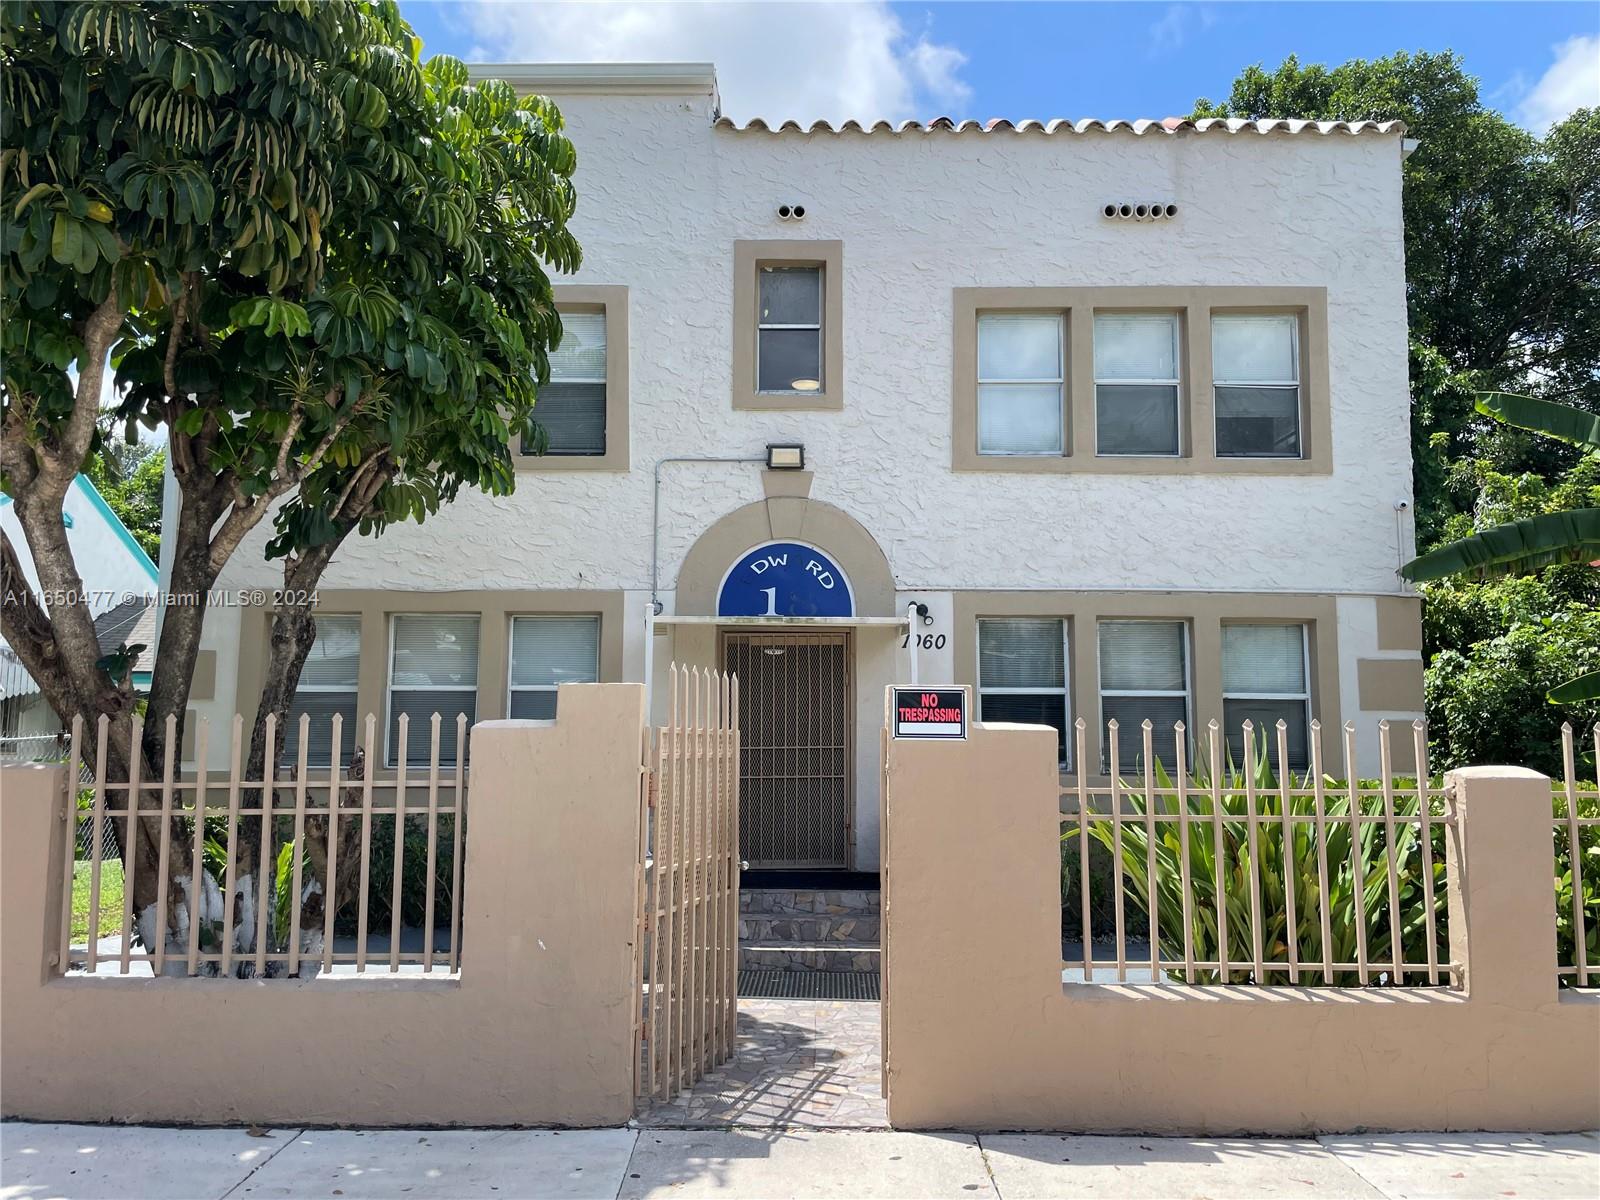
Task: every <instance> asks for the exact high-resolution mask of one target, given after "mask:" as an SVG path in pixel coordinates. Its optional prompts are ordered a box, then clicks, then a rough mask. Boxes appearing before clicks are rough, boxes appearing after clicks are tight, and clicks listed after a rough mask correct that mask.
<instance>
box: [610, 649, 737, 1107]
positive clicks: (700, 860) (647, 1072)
mask: <svg viewBox="0 0 1600 1200" xmlns="http://www.w3.org/2000/svg"><path fill="white" fill-rule="evenodd" d="M670 681H671V700H670V709H669V713H668V718H667V723H666V725H664V726H662V727H660V728H657V729H652V730H647V731H646V744H645V747H644V753H645V770H644V772H643V775H642V780H643V782H642V786H641V788H640V792H641V796H640V805H641V811H640V837H641V845H640V857H639V861H640V872H639V874H640V885H639V887H640V901H641V905H640V937H639V938H638V939H637V941H636V943H635V944H636V945H637V946H638V947H639V948H640V950H639V954H638V961H637V964H636V974H637V976H638V978H639V983H640V990H641V994H642V996H643V1004H642V1007H641V1013H640V1019H639V1029H638V1032H639V1041H640V1056H639V1076H638V1080H637V1087H636V1089H635V1090H636V1092H637V1094H638V1097H639V1099H640V1101H641V1102H643V1101H646V1100H648V1099H649V1098H651V1097H654V1098H656V1099H660V1100H668V1099H671V1098H672V1097H673V1096H674V1095H676V1094H677V1093H678V1092H679V1091H680V1090H683V1089H686V1088H689V1087H692V1086H694V1084H695V1082H696V1081H697V1080H699V1079H700V1078H701V1077H702V1076H703V1075H704V1074H705V1073H706V1072H707V1071H709V1070H711V1069H713V1068H715V1067H716V1066H718V1065H719V1064H721V1063H723V1062H726V1061H727V1060H728V1059H729V1058H730V1057H731V1056H732V1054H733V1047H734V1024H735V1018H736V1013H737V999H736V997H737V993H738V989H737V972H738V962H739V867H740V863H739V837H738V830H739V721H738V712H739V681H738V679H737V678H735V677H733V676H731V675H727V674H723V673H722V672H720V671H702V670H700V669H698V668H683V667H680V666H678V665H677V664H673V666H672V670H671V674H670Z"/></svg>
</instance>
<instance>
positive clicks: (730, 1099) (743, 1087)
mask: <svg viewBox="0 0 1600 1200" xmlns="http://www.w3.org/2000/svg"><path fill="white" fill-rule="evenodd" d="M882 1057H883V1054H882V1031H881V1029H880V1027H879V1009H878V1006H877V1005H876V1004H873V1003H870V1002H862V1001H843V1000H740V1001H739V1049H738V1053H737V1054H736V1055H735V1056H734V1057H733V1058H732V1059H731V1060H729V1061H728V1062H727V1063H725V1064H724V1065H723V1066H722V1067H721V1068H719V1069H718V1070H716V1071H713V1072H711V1073H710V1074H709V1075H707V1076H706V1077H705V1078H704V1079H703V1080H701V1081H700V1083H699V1084H698V1085H696V1086H695V1087H694V1088H693V1089H692V1090H690V1091H688V1092H686V1093H683V1094H680V1095H678V1096H676V1097H674V1098H673V1099H672V1100H669V1101H667V1102H665V1103H657V1104H656V1105H654V1106H653V1107H652V1108H650V1109H648V1110H647V1111H645V1112H643V1113H641V1114H640V1117H639V1121H638V1124H640V1125H641V1126H643V1127H645V1128H685V1127H689V1128H693V1127H696V1126H712V1125H745V1126H762V1127H768V1128H774V1127H781V1126H806V1127H809V1128H818V1129H885V1128H887V1127H888V1124H889V1122H888V1118H887V1117H886V1116H885V1114H884V1108H883V1077H882V1073H881V1072H882Z"/></svg>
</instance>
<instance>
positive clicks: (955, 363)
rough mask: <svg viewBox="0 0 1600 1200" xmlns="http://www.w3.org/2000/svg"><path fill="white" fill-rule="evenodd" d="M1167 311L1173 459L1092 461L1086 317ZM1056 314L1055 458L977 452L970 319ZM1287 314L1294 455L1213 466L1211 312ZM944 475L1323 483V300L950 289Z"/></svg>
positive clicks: (1320, 294)
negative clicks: (1176, 353) (1060, 341)
mask: <svg viewBox="0 0 1600 1200" xmlns="http://www.w3.org/2000/svg"><path fill="white" fill-rule="evenodd" d="M1116 310H1122V311H1142V310H1155V311H1166V312H1177V313H1178V314H1179V332H1180V338H1181V351H1182V355H1183V362H1182V363H1181V364H1180V378H1181V383H1180V396H1179V405H1180V412H1179V418H1180V419H1179V426H1180V433H1179V438H1180V444H1181V445H1182V447H1183V451H1184V452H1183V453H1182V454H1181V455H1179V456H1178V457H1175V458H1174V457H1169V456H1151V457H1144V456H1124V455H1106V456H1099V455H1096V453H1095V444H1094V443H1095V409H1094V320H1093V316H1094V313H1095V312H1096V311H1116ZM981 312H1059V313H1064V314H1066V325H1067V381H1068V384H1067V390H1066V401H1065V407H1066V411H1065V412H1064V413H1063V419H1064V428H1065V429H1066V431H1067V434H1066V445H1067V452H1066V453H1065V454H1051V455H1038V456H1032V455H1026V456H1025V455H990V454H979V453H978V390H977V379H978V314H979V313H981ZM1213 312H1217V313H1250V312H1270V313H1284V312H1288V313H1296V314H1298V315H1299V318H1300V335H1301V336H1300V358H1301V362H1300V366H1301V388H1300V408H1301V426H1300V431H1301V457H1299V458H1219V457H1218V456H1217V453H1216V418H1215V399H1214V393H1213V391H1212V385H1211V314H1212V313H1213ZM951 315H952V340H951V404H950V413H951V462H950V465H951V469H952V470H956V471H998V472H1006V473H1044V474H1052V473H1057V474H1101V475H1199V474H1208V475H1327V474H1330V473H1331V472H1332V470H1333V454H1332V442H1333V413H1332V404H1331V394H1330V390H1329V380H1328V292H1327V289H1326V288H1320V287H1103V288H1046V287H1018V288H955V289H953V290H952V294H951Z"/></svg>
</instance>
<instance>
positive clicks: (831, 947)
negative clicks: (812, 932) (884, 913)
mask: <svg viewBox="0 0 1600 1200" xmlns="http://www.w3.org/2000/svg"><path fill="white" fill-rule="evenodd" d="M881 957H882V951H880V950H879V949H878V947H876V946H863V945H852V944H848V943H847V944H844V945H840V944H838V943H834V942H767V943H745V942H741V943H739V969H740V970H741V971H825V972H831V971H872V972H874V973H875V972H877V970H878V964H879V960H880V959H881Z"/></svg>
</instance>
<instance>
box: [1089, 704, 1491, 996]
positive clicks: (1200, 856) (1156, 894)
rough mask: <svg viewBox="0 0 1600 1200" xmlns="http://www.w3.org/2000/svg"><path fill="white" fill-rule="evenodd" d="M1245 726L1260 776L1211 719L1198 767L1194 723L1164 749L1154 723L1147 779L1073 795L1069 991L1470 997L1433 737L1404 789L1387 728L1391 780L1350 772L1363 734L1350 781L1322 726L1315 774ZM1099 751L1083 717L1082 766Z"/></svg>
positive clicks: (1113, 730)
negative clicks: (1078, 921)
mask: <svg viewBox="0 0 1600 1200" xmlns="http://www.w3.org/2000/svg"><path fill="white" fill-rule="evenodd" d="M1242 728H1243V739H1242V743H1241V744H1242V746H1244V747H1249V748H1250V750H1249V752H1248V753H1246V754H1244V755H1243V759H1244V761H1242V762H1237V763H1236V762H1233V761H1232V759H1231V756H1227V757H1225V755H1224V750H1223V737H1222V730H1221V728H1220V726H1219V725H1218V724H1217V722H1215V721H1213V722H1211V723H1210V724H1209V725H1208V727H1207V729H1206V730H1205V738H1204V741H1203V744H1202V745H1201V746H1199V747H1197V748H1196V751H1195V754H1194V757H1195V759H1196V761H1194V762H1192V763H1191V761H1190V758H1191V752H1190V745H1189V737H1188V732H1187V730H1186V729H1185V727H1184V725H1183V724H1182V723H1181V722H1180V723H1178V724H1177V725H1175V726H1174V729H1173V731H1172V737H1171V740H1170V742H1168V743H1167V745H1165V746H1160V747H1159V748H1158V745H1157V739H1156V737H1155V733H1154V729H1153V727H1152V725H1151V723H1150V722H1148V721H1146V722H1145V723H1144V724H1143V726H1142V728H1141V729H1140V731H1139V733H1138V736H1139V737H1140V738H1141V739H1142V747H1141V754H1140V758H1139V762H1140V764H1141V772H1142V773H1141V777H1140V778H1139V779H1137V780H1134V781H1127V780H1123V779H1121V778H1118V777H1117V776H1112V777H1111V778H1110V779H1109V780H1108V781H1107V782H1105V783H1103V784H1097V783H1095V782H1092V781H1091V780H1089V779H1088V778H1086V777H1084V776H1081V775H1080V776H1079V778H1078V780H1077V783H1076V786H1075V787H1072V788H1069V789H1068V790H1066V791H1065V792H1063V799H1064V801H1066V804H1065V807H1066V809H1067V810H1068V812H1067V813H1066V814H1065V815H1064V816H1063V818H1062V838H1063V842H1064V843H1066V844H1067V846H1068V852H1067V853H1066V854H1064V856H1063V874H1064V876H1066V875H1068V874H1069V872H1075V876H1076V877H1075V879H1074V880H1073V882H1074V883H1075V884H1076V885H1077V886H1079V887H1081V888H1082V889H1083V893H1084V895H1083V897H1082V899H1083V901H1084V902H1083V903H1082V904H1081V909H1082V928H1081V938H1082V945H1081V949H1080V952H1079V954H1078V955H1077V956H1076V960H1075V961H1072V962H1069V963H1068V964H1067V965H1068V967H1069V977H1070V976H1071V975H1072V974H1075V973H1076V971H1077V970H1081V972H1082V976H1081V977H1082V979H1083V980H1086V981H1105V980H1108V979H1109V980H1115V981H1118V982H1122V981H1127V980H1130V979H1133V980H1135V981H1147V982H1149V981H1154V982H1168V983H1182V984H1197V983H1235V984H1237V983H1248V984H1281V983H1288V984H1296V985H1319V984H1320V985H1352V984H1359V985H1361V986H1366V985H1368V984H1372V983H1385V984H1390V985H1403V984H1426V985H1438V984H1441V983H1451V982H1455V981H1458V980H1459V978H1460V972H1461V966H1460V964H1459V963H1456V962H1453V961H1450V959H1449V955H1448V945H1449V942H1448V936H1447V929H1446V914H1445V907H1444V904H1443V902H1442V897H1443V894H1444V835H1445V831H1446V829H1448V828H1450V827H1451V826H1452V825H1453V824H1454V821H1455V818H1454V814H1453V812H1452V811H1451V808H1450V803H1449V798H1448V796H1446V794H1445V792H1444V789H1443V787H1442V786H1441V785H1440V783H1439V782H1438V781H1430V779H1429V778H1428V774H1427V741H1426V736H1425V733H1424V730H1423V727H1422V723H1421V722H1417V723H1415V724H1414V725H1413V727H1412V728H1411V730H1410V731H1409V732H1410V733H1411V735H1412V746H1411V750H1412V753H1413V754H1414V755H1415V756H1416V757H1415V759H1414V761H1415V763H1416V764H1417V767H1418V770H1417V772H1416V774H1414V775H1412V776H1406V777H1398V778H1397V777H1396V776H1395V775H1394V774H1393V772H1392V771H1391V769H1390V764H1391V762H1392V752H1391V745H1390V729H1389V725H1388V723H1387V722H1384V723H1382V724H1381V725H1380V727H1379V754H1380V763H1381V768H1380V775H1381V777H1380V778H1379V779H1377V780H1362V779H1359V778H1357V776H1356V773H1355V771H1354V770H1353V769H1352V766H1351V765H1352V764H1354V763H1355V762H1356V761H1357V759H1356V733H1355V727H1354V726H1353V725H1348V724H1347V725H1346V726H1345V727H1344V730H1343V739H1342V741H1343V746H1342V750H1343V753H1342V762H1343V764H1345V765H1344V766H1343V767H1342V768H1341V766H1340V761H1339V756H1336V757H1334V758H1333V759H1331V760H1330V759H1326V758H1325V757H1324V746H1323V736H1322V735H1323V730H1322V727H1321V724H1320V722H1316V721H1313V722H1312V723H1311V727H1310V744H1309V747H1308V752H1309V763H1308V765H1307V766H1306V768H1304V769H1302V770H1300V771H1296V770H1295V769H1294V768H1293V767H1292V766H1286V764H1289V762H1290V758H1289V740H1288V731H1287V726H1286V725H1285V724H1284V723H1283V722H1281V721H1280V722H1278V725H1277V728H1276V730H1275V731H1274V732H1275V734H1276V736H1275V738H1272V739H1268V738H1267V737H1266V736H1264V735H1265V733H1266V731H1265V730H1261V731H1258V730H1257V729H1255V728H1254V727H1253V725H1252V724H1251V723H1250V722H1244V724H1243V727H1242ZM1107 734H1108V739H1109V742H1110V761H1111V762H1118V761H1121V760H1119V758H1118V757H1117V752H1118V740H1119V738H1120V737H1121V736H1124V731H1120V730H1119V729H1118V727H1117V723H1116V722H1115V721H1111V722H1108V725H1107ZM1086 736H1087V727H1086V723H1085V722H1084V721H1083V720H1082V719H1080V720H1079V721H1078V722H1077V727H1076V737H1077V751H1078V758H1077V761H1078V762H1084V761H1087V760H1086V759H1085V758H1084V753H1085V749H1086V747H1085V742H1086ZM1161 740H1162V741H1166V739H1165V738H1163V739H1161ZM1271 742H1275V745H1272V744H1269V743H1271ZM1158 759H1160V760H1162V761H1164V762H1166V763H1170V764H1171V769H1170V772H1169V770H1168V769H1167V768H1166V767H1164V766H1163V765H1162V761H1158ZM1339 776H1342V778H1340V777H1339ZM1091 842H1093V843H1094V844H1095V845H1098V846H1100V847H1102V848H1103V849H1104V850H1105V851H1106V852H1107V854H1108V855H1109V858H1110V876H1111V878H1110V885H1109V886H1110V890H1111V909H1112V913H1113V918H1112V925H1113V927H1112V928H1111V929H1110V930H1097V929H1096V928H1095V927H1094V919H1093V908H1094V906H1093V905H1092V904H1091V903H1089V902H1088V900H1089V896H1088V892H1089V891H1090V889H1091V887H1092V886H1093V881H1092V879H1091V870H1090V860H1091V855H1090V854H1089V853H1087V852H1086V851H1085V848H1086V847H1088V846H1089V845H1090V844H1091ZM1073 849H1075V850H1076V854H1075V856H1074V855H1073V854H1072V853H1071V851H1072V850H1073ZM1107 935H1109V937H1108V936H1107Z"/></svg>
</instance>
